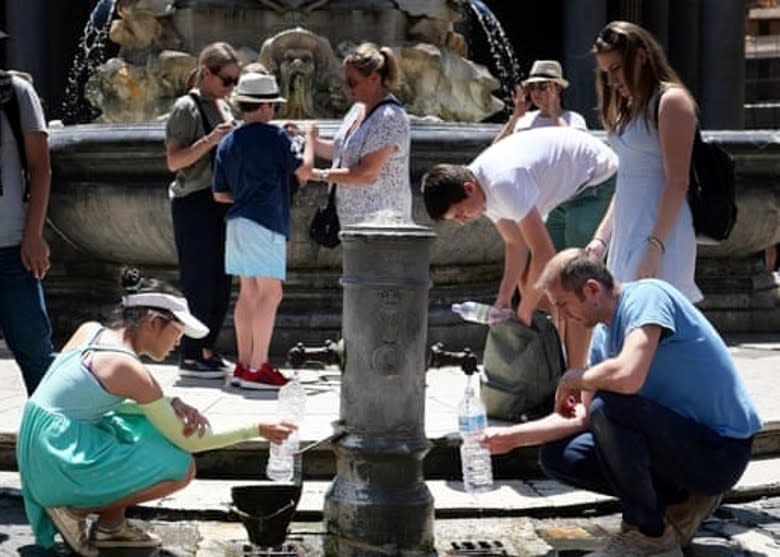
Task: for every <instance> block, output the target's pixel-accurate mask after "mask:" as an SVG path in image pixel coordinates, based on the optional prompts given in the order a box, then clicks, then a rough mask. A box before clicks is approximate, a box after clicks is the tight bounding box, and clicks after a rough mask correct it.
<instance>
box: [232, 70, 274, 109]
mask: <svg viewBox="0 0 780 557" xmlns="http://www.w3.org/2000/svg"><path fill="white" fill-rule="evenodd" d="M233 100H234V101H236V102H244V103H285V102H287V99H285V98H284V97H281V96H279V85H277V83H276V78H275V77H274V76H272V75H270V74H261V73H257V72H250V73H245V74H243V75H242V76H241V78H240V79H239V80H238V85H237V86H236V89H235V90H234V91H233Z"/></svg>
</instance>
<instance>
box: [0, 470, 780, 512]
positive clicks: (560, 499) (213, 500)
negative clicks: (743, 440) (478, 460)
mask: <svg viewBox="0 0 780 557" xmlns="http://www.w3.org/2000/svg"><path fill="white" fill-rule="evenodd" d="M778 469H780V458H774V459H762V460H754V461H752V462H751V463H750V464H749V465H748V467H747V469H746V470H745V473H744V474H743V475H742V477H741V478H740V480H739V482H738V483H737V485H736V486H734V488H733V489H732V490H731V491H729V493H728V494H727V495H726V497H725V498H724V501H725V502H727V503H736V502H741V501H748V500H754V499H759V498H761V497H771V496H777V495H780V477H778V475H777V473H776V471H777V470H778ZM518 478H523V476H519V475H516V476H515V477H514V479H506V480H497V481H496V482H495V489H493V490H492V491H490V492H487V493H482V494H479V495H472V494H469V493H466V492H465V491H463V484H462V483H461V482H460V481H448V480H432V479H429V480H426V484H427V486H428V489H429V490H430V492H431V495H433V498H434V502H435V513H436V517H437V518H467V517H473V516H484V517H488V516H493V517H499V516H529V517H537V518H546V517H550V516H557V517H564V516H579V515H581V514H582V513H583V512H586V511H588V512H591V513H599V514H602V513H612V512H616V509H617V501H616V500H615V499H613V498H612V497H607V496H604V495H599V494H597V493H592V492H589V491H582V490H577V489H572V488H569V487H567V486H564V485H562V484H560V483H558V482H556V481H554V480H549V479H541V478H540V479H527V478H526V479H518ZM266 483H268V482H266ZM246 484H247V481H245V480H244V481H236V480H199V479H196V480H195V481H193V482H192V483H191V484H190V485H188V486H187V487H186V488H184V489H183V490H181V491H179V492H177V493H174V494H172V495H170V496H168V497H166V498H164V499H159V500H155V501H151V502H149V503H144V504H143V505H140V506H138V507H135V509H134V511H133V513H132V514H134V515H135V516H139V517H142V518H150V519H151V518H154V517H157V516H161V515H165V516H166V517H168V519H169V520H170V519H173V518H174V517H175V518H176V519H182V520H184V519H186V520H236V517H235V516H234V515H231V513H230V506H231V501H230V489H231V487H233V486H237V485H246ZM330 484H331V482H330V480H328V481H325V480H305V481H304V482H303V492H302V495H301V499H300V502H299V503H298V507H297V513H296V516H295V520H298V521H317V520H322V509H323V504H324V500H325V494H326V493H327V490H328V488H329V487H330ZM19 490H20V482H19V474H18V473H16V472H0V495H10V496H20V491H19Z"/></svg>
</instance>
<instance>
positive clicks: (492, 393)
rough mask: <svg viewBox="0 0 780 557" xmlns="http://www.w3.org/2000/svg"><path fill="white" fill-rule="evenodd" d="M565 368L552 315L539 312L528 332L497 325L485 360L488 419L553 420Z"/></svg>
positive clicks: (484, 394)
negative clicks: (554, 403)
mask: <svg viewBox="0 0 780 557" xmlns="http://www.w3.org/2000/svg"><path fill="white" fill-rule="evenodd" d="M565 365H566V364H565V361H564V358H563V352H562V350H561V341H560V337H559V336H558V331H557V330H556V329H555V325H554V324H553V322H552V319H551V318H550V315H549V314H547V313H545V312H542V311H537V312H535V313H534V315H533V318H532V322H531V326H530V327H528V326H526V325H523V324H522V323H519V322H518V321H514V320H512V321H504V322H502V323H497V324H495V325H493V326H492V327H490V331H489V332H488V336H487V341H486V343H485V353H484V356H483V358H482V366H483V368H484V370H485V375H486V376H487V382H486V383H483V384H482V389H481V391H482V402H483V403H484V404H485V409H486V410H487V414H488V416H490V417H491V418H498V419H502V420H509V421H513V422H524V421H527V420H533V419H535V418H538V417H541V416H544V415H547V414H549V413H550V412H551V411H552V409H553V402H554V398H555V389H556V388H557V386H558V380H559V379H560V377H561V374H562V373H563V371H564V369H565Z"/></svg>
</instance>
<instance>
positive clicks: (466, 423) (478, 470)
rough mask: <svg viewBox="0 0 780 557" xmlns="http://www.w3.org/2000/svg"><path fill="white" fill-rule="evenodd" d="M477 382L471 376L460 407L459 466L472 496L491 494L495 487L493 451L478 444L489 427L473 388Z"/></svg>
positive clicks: (482, 407)
mask: <svg viewBox="0 0 780 557" xmlns="http://www.w3.org/2000/svg"><path fill="white" fill-rule="evenodd" d="M476 380H477V379H476V378H475V376H474V375H473V374H472V375H469V376H468V382H467V383H466V390H465V392H464V393H463V399H462V400H461V401H460V404H459V405H458V431H459V432H460V437H461V440H462V443H461V445H460V463H461V467H462V470H463V487H464V488H465V489H466V491H468V492H469V493H479V492H482V491H489V490H490V489H492V487H493V464H492V462H491V460H490V451H488V450H487V449H486V448H485V447H483V446H482V445H481V444H480V442H479V440H480V438H481V437H482V434H483V432H484V431H485V427H487V415H486V414H485V405H484V404H482V401H481V400H480V398H479V393H478V392H477V390H476V389H475V388H474V383H475V381H476Z"/></svg>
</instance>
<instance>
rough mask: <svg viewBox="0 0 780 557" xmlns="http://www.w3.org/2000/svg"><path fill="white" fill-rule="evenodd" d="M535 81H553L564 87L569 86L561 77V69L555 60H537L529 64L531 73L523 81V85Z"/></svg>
mask: <svg viewBox="0 0 780 557" xmlns="http://www.w3.org/2000/svg"><path fill="white" fill-rule="evenodd" d="M537 81H554V82H555V83H557V84H558V85H560V86H561V87H563V88H564V89H566V88H567V87H568V86H569V82H568V81H566V80H565V79H564V78H563V70H562V69H561V65H560V63H558V61H557V60H537V61H536V62H534V65H533V66H531V73H529V74H528V77H527V78H526V79H525V80H524V81H523V85H526V84H528V83H534V82H537Z"/></svg>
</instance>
